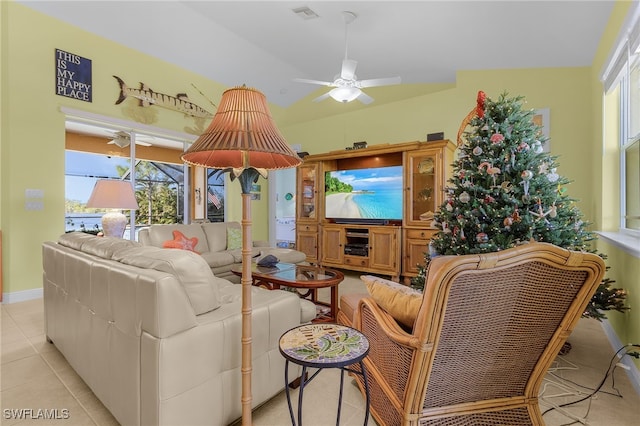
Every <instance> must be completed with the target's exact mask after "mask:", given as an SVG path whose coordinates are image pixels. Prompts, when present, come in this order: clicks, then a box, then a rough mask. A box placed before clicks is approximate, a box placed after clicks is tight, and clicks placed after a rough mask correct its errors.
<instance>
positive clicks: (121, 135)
mask: <svg viewBox="0 0 640 426" xmlns="http://www.w3.org/2000/svg"><path fill="white" fill-rule="evenodd" d="M107 143H108V144H112V145H116V146H118V147H119V148H126V147H128V146H129V145H131V136H130V135H129V133H127V132H122V131H120V132H115V133H114V134H113V139H112V140H111V141H109V142H107ZM136 145H140V146H151V144H150V143H148V142H143V141H141V140H139V138H136Z"/></svg>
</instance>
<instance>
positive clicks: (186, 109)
mask: <svg viewBox="0 0 640 426" xmlns="http://www.w3.org/2000/svg"><path fill="white" fill-rule="evenodd" d="M113 78H115V79H116V80H117V81H118V84H119V85H120V96H119V97H118V100H117V101H116V105H119V104H121V103H122V102H123V101H124V100H125V99H127V98H128V97H132V98H136V99H138V100H139V101H140V106H141V107H148V106H151V105H157V106H161V107H164V108H167V109H171V110H174V111H179V112H182V113H184V114H187V115H190V116H193V117H201V118H206V117H213V114H212V113H210V112H209V111H207V110H206V109H204V108H202V107H200V106H198V105H196V104H194V103H193V102H191V101H190V100H189V97H188V96H187V94H186V93H178V94H177V95H176V96H171V95H166V94H164V93H159V92H154V91H153V90H151V89H150V88H149V87H147V85H146V84H144V83H142V82H140V88H139V89H133V88H131V87H128V86H127V85H126V84H125V82H124V81H123V80H122V79H121V78H120V77H118V76H116V75H114V76H113Z"/></svg>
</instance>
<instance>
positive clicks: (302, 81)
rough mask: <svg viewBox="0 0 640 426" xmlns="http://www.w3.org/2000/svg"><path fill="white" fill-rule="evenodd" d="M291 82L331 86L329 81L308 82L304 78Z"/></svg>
mask: <svg viewBox="0 0 640 426" xmlns="http://www.w3.org/2000/svg"><path fill="white" fill-rule="evenodd" d="M293 81H297V82H298V83H309V84H319V85H320V86H331V85H332V84H333V82H331V81H320V80H309V79H306V78H294V79H293Z"/></svg>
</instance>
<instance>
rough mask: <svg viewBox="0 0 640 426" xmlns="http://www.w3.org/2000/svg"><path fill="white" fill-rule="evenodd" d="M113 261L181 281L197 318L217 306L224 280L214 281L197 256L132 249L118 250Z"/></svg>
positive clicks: (153, 249)
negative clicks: (160, 273) (150, 270)
mask: <svg viewBox="0 0 640 426" xmlns="http://www.w3.org/2000/svg"><path fill="white" fill-rule="evenodd" d="M113 260H116V261H118V262H120V263H124V264H126V265H132V266H137V267H139V268H146V269H155V270H157V271H162V272H167V273H170V274H172V275H175V277H176V278H177V279H178V281H180V283H181V284H182V287H183V288H184V290H185V291H186V293H187V296H188V297H189V301H190V302H191V306H192V307H193V310H194V312H195V314H196V315H200V314H203V313H205V312H209V311H212V310H214V309H216V308H218V307H219V306H220V295H219V288H218V287H219V286H220V285H226V280H224V279H221V278H217V277H215V276H214V275H213V273H212V272H211V269H210V268H209V265H207V262H205V261H204V259H202V257H200V255H198V254H195V253H193V252H190V251H187V250H167V249H162V248H159V247H150V246H143V247H132V248H129V249H123V250H119V251H117V252H116V253H114V255H113Z"/></svg>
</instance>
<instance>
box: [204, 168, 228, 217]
mask: <svg viewBox="0 0 640 426" xmlns="http://www.w3.org/2000/svg"><path fill="white" fill-rule="evenodd" d="M207 219H208V220H209V222H224V173H221V172H220V170H219V169H207Z"/></svg>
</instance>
